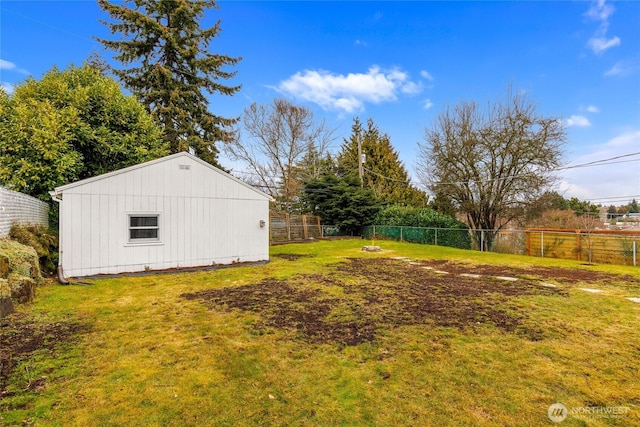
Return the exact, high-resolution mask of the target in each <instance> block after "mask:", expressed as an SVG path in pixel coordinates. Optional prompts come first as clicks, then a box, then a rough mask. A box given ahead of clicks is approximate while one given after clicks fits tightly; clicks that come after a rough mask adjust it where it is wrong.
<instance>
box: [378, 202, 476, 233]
mask: <svg viewBox="0 0 640 427" xmlns="http://www.w3.org/2000/svg"><path fill="white" fill-rule="evenodd" d="M373 223H374V224H375V225H391V226H400V225H401V226H405V227H427V228H461V229H467V228H468V227H467V225H466V224H465V223H464V222H461V221H458V220H457V219H455V218H453V217H450V216H448V215H444V214H441V213H439V212H436V211H434V210H433V209H429V208H416V207H413V206H403V205H392V206H389V207H386V208H384V209H382V210H381V211H380V212H378V214H377V215H376V217H375V219H374V222H373Z"/></svg>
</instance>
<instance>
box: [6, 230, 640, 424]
mask: <svg viewBox="0 0 640 427" xmlns="http://www.w3.org/2000/svg"><path fill="white" fill-rule="evenodd" d="M371 243H372V242H370V241H362V240H337V241H318V242H314V243H306V244H291V245H281V246H274V247H272V248H271V255H272V260H271V262H270V263H268V264H266V265H260V266H241V267H233V268H226V269H220V270H217V271H208V272H197V273H183V274H162V275H148V276H139V277H119V278H105V279H95V280H91V281H90V283H91V284H90V285H73V286H60V285H47V286H43V287H41V288H40V289H39V290H38V297H37V299H36V301H35V302H34V303H33V304H31V305H29V306H23V307H20V310H21V312H20V313H19V314H18V316H14V317H12V318H10V320H8V321H4V320H3V321H2V322H3V323H2V325H3V326H2V328H3V330H2V334H3V335H2V336H3V337H4V338H3V341H2V344H3V346H4V345H5V344H6V343H7V342H9V341H10V340H9V338H8V337H13V338H12V339H13V343H14V346H15V341H16V337H19V334H21V333H22V334H25V335H24V338H23V339H24V340H28V339H30V340H31V341H29V342H30V343H31V344H32V347H34V349H35V351H29V352H27V351H25V352H23V353H22V355H20V354H17V353H16V355H15V356H14V358H13V360H12V364H13V366H12V368H13V369H12V374H11V376H10V377H9V379H8V380H7V382H5V384H4V392H3V394H0V424H6V425H23V424H27V425H30V424H33V425H59V426H74V425H78V426H102V425H103V426H112V425H145V426H146V425H157V426H169V425H174V426H184V425H193V426H196V425H197V426H203V425H205V426H206V425H229V426H238V425H240V426H242V425H247V426H249V425H270V426H271V425H276V426H277V425H282V426H289V425H304V426H307V425H308V426H314V425H318V426H327V425H341V426H342V425H380V426H398V425H433V426H443V425H460V426H466V425H474V426H476V425H479V426H482V425H487V426H494V425H495V426H504V425H512V426H520V425H523V426H524V425H526V426H534V425H553V423H552V422H551V421H550V419H549V417H548V415H547V411H548V408H549V406H550V405H551V404H553V403H555V402H561V403H563V404H564V405H565V406H566V407H567V408H568V409H569V411H573V412H572V413H570V414H569V415H568V416H567V418H566V420H565V421H563V422H562V423H561V424H560V425H567V426H578V425H589V426H600V425H620V426H623V425H624V426H627V425H640V363H639V361H640V331H639V326H640V303H634V302H632V301H630V300H628V299H627V298H629V297H640V269H639V268H638V267H635V268H634V267H627V266H611V265H608V266H606V265H581V264H579V263H577V262H573V261H566V260H551V259H539V258H527V257H520V256H512V255H497V254H483V253H478V252H472V251H462V250H455V249H450V248H442V247H433V246H422V245H414V244H408V243H399V242H387V241H376V242H374V244H376V245H379V246H381V247H382V249H383V251H382V252H380V253H368V252H362V251H361V250H360V248H361V246H362V245H364V244H371ZM400 258H407V259H400ZM442 271H446V272H447V273H448V274H445V273H442ZM473 274H479V275H480V276H479V277H475V276H471V275H473ZM496 276H507V277H508V278H515V279H518V280H517V281H511V280H507V279H496V278H495V277H496ZM543 284H546V285H547V286H544V285H543ZM549 285H554V286H555V287H552V286H549ZM582 288H587V289H598V290H601V291H602V292H599V293H593V292H588V291H584V290H582ZM29 325H30V326H29ZM28 326H29V327H28ZM29 337H30V338H29ZM25 342H26V341H25ZM0 361H1V362H3V363H5V366H8V363H7V362H6V360H5V361H3V360H0ZM0 390H2V388H0ZM589 411H590V412H597V413H591V414H585V412H589ZM578 412H580V413H578ZM612 412H616V414H612ZM614 415H615V416H614Z"/></svg>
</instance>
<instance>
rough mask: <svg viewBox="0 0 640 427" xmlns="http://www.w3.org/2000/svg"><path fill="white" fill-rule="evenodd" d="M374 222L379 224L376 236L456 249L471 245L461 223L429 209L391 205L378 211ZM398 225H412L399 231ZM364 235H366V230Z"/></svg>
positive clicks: (465, 226) (465, 229)
mask: <svg viewBox="0 0 640 427" xmlns="http://www.w3.org/2000/svg"><path fill="white" fill-rule="evenodd" d="M374 224H375V225H376V226H381V227H380V228H377V229H376V235H380V236H385V237H388V238H391V239H396V240H405V241H407V242H414V243H422V244H437V245H440V246H450V247H453V248H460V249H470V248H471V240H470V237H469V233H468V227H467V225H466V224H465V223H463V222H461V221H458V220H457V219H455V218H452V217H450V216H448V215H444V214H441V213H439V212H436V211H434V210H433V209H429V208H418V207H413V206H402V205H392V206H389V207H387V208H384V209H382V210H381V211H380V212H378V214H377V215H376V217H375V219H374ZM401 227H403V228H404V227H413V228H406V229H403V230H401V229H400V228H401ZM435 229H438V231H436V230H435ZM364 234H367V231H366V230H365V231H364Z"/></svg>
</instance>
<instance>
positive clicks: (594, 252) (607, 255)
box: [526, 228, 640, 265]
mask: <svg viewBox="0 0 640 427" xmlns="http://www.w3.org/2000/svg"><path fill="white" fill-rule="evenodd" d="M526 248H527V249H526V253H527V255H530V256H540V257H549V258H564V259H575V260H578V261H587V262H600V263H607V264H627V265H638V252H639V251H640V232H638V231H613V230H556V229H540V228H537V229H532V228H530V229H527V231H526Z"/></svg>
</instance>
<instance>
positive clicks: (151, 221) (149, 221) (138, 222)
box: [129, 216, 158, 227]
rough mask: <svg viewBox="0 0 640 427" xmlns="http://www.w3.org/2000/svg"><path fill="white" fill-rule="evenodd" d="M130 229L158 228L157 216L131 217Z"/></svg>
mask: <svg viewBox="0 0 640 427" xmlns="http://www.w3.org/2000/svg"><path fill="white" fill-rule="evenodd" d="M129 226H130V227H157V226H158V217H157V216H132V217H129Z"/></svg>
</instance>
